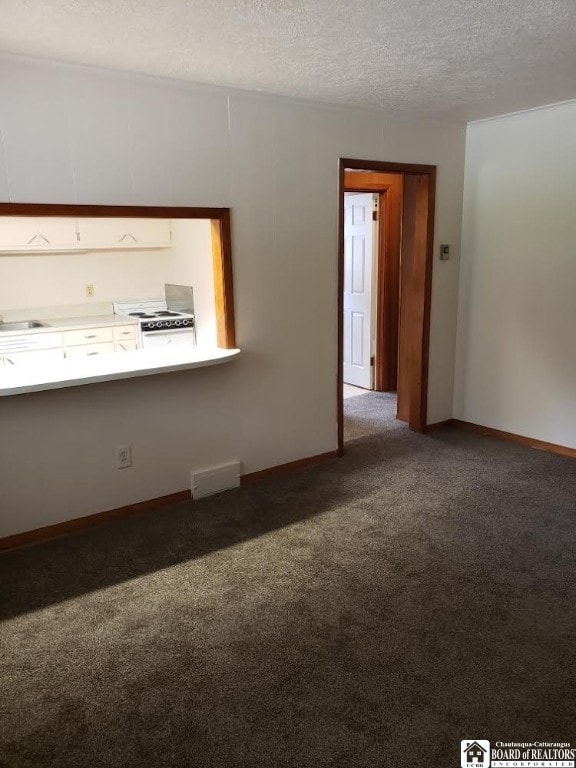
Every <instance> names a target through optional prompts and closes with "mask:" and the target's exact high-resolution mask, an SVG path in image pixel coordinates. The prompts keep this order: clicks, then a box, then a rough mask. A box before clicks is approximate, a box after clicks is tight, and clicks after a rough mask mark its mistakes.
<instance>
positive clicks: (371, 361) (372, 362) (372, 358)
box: [370, 355, 374, 368]
mask: <svg viewBox="0 0 576 768" xmlns="http://www.w3.org/2000/svg"><path fill="white" fill-rule="evenodd" d="M370 365H371V367H372V368H374V355H372V357H371V358H370Z"/></svg>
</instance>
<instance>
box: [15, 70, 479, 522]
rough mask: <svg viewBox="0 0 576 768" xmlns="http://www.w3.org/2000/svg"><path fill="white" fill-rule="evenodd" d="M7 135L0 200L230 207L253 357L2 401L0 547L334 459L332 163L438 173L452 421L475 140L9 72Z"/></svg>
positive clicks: (105, 74)
mask: <svg viewBox="0 0 576 768" xmlns="http://www.w3.org/2000/svg"><path fill="white" fill-rule="evenodd" d="M0 137H1V141H2V147H1V152H0V200H5V201H17V202H36V203H39V202H44V203H97V204H138V205H183V206H230V207H231V209H232V237H233V250H234V289H235V301H236V322H237V341H238V344H239V346H240V347H241V348H242V349H243V353H242V355H241V356H240V357H239V359H238V360H236V361H234V362H233V363H231V364H229V365H227V366H220V367H217V368H213V369H202V370H194V371H188V372H180V373H177V374H167V375H161V376H153V377H148V378H144V379H140V380H134V379H133V380H130V381H124V382H110V383H103V384H98V385H91V386H85V387H78V388H75V389H68V390H62V391H58V392H44V393H34V394H30V395H22V396H17V397H12V398H2V399H1V401H0V424H1V430H2V440H0V467H1V470H0V472H1V478H0V479H1V485H2V495H1V498H0V505H1V514H0V535H8V534H10V533H15V532H17V531H22V530H27V529H31V528H35V527H39V526H41V525H47V524H50V523H55V522H58V521H60V520H63V519H67V518H72V517H78V516H81V515H87V514H90V513H93V512H98V511H101V510H104V509H110V508H115V507H119V506H122V505H125V504H130V503H134V502H138V501H141V500H145V499H150V498H153V497H157V496H162V495H164V494H169V493H172V492H176V491H180V490H183V489H185V488H187V487H189V472H190V469H191V468H200V467H205V466H210V465H212V464H215V463H221V462H224V461H226V460H228V459H234V458H237V459H240V460H241V461H242V463H243V471H244V472H253V471H257V470H260V469H263V468H265V467H269V466H273V465H278V464H282V463H284V462H289V461H293V460H295V459H300V458H303V457H306V456H312V455H316V454H321V453H324V452H327V451H332V450H334V449H335V448H336V445H337V438H336V370H337V336H336V327H337V213H338V199H337V198H338V195H337V184H338V158H339V157H353V158H367V159H374V160H388V161H399V162H410V163H429V164H436V165H437V166H438V188H437V198H436V199H437V209H436V243H435V256H436V254H437V251H438V244H439V243H440V242H448V243H451V244H452V246H453V254H454V256H453V259H452V260H451V261H449V262H445V263H444V262H439V261H438V260H437V259H436V258H435V262H434V275H433V286H432V321H431V345H430V382H429V384H430V389H429V420H430V421H431V422H434V421H439V420H442V419H446V418H449V417H450V416H451V415H452V396H453V371H454V364H453V359H454V345H455V320H456V307H457V291H458V248H457V244H458V243H459V242H460V234H461V232H460V225H461V204H462V183H463V162H464V141H465V129H464V126H462V125H455V124H444V123H437V122H419V121H410V120H399V119H395V118H393V117H391V116H387V115H384V114H380V113H376V112H369V111H361V110H353V109H345V108H340V107H338V108H337V107H330V106H324V105H321V104H316V103H309V102H299V101H292V100H289V99H281V98H274V97H266V96H263V95H260V94H252V93H248V92H239V91H232V90H227V89H214V88H203V87H200V86H194V85H190V84H184V83H178V82H174V81H168V80H162V79H154V78H147V77H139V76H134V75H128V74H121V73H116V72H109V71H104V70H96V69H91V68H84V67H75V66H68V65H58V64H51V63H47V62H42V61H36V60H29V59H25V58H20V57H13V56H4V57H2V58H0ZM0 311H1V310H0ZM127 443H128V444H132V445H133V459H134V466H133V467H132V468H131V469H130V470H125V471H122V472H118V471H117V470H116V469H115V466H114V465H115V453H114V451H115V447H116V446H117V445H122V444H127ZM31 477H33V478H34V482H30V478H31Z"/></svg>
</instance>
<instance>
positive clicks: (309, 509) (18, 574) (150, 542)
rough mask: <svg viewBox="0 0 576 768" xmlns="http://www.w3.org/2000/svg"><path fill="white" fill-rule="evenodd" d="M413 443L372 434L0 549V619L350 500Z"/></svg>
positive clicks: (237, 541)
mask: <svg viewBox="0 0 576 768" xmlns="http://www.w3.org/2000/svg"><path fill="white" fill-rule="evenodd" d="M411 451H414V445H413V444H412V445H411V444H409V443H407V442H405V441H403V440H398V439H396V438H395V437H394V436H386V435H373V436H370V437H366V438H360V439H358V440H355V441H354V443H353V444H351V445H347V446H346V450H345V455H344V457H343V458H341V459H334V460H332V461H330V462H328V463H326V464H324V465H320V466H317V467H311V468H308V469H305V470H300V471H298V472H294V473H292V474H290V475H287V476H286V477H283V478H276V479H271V480H268V481H266V482H262V483H261V484H259V485H254V486H248V487H244V488H240V489H238V490H235V491H231V492H229V493H223V494H219V495H217V496H212V497H209V498H206V499H201V500H198V501H195V502H181V503H179V504H173V505H170V506H167V507H164V508H161V509H157V510H150V511H147V512H143V513H141V514H138V515H134V516H132V517H128V518H125V519H122V520H115V521H109V522H106V523H103V524H102V525H100V526H98V527H95V528H90V529H86V530H84V531H79V532H78V533H74V534H69V535H66V536H62V537H60V538H57V539H53V540H51V541H46V542H42V543H38V544H33V545H30V546H28V547H23V548H21V549H17V550H13V551H9V552H5V553H3V554H2V555H0V585H1V587H0V590H1V591H0V620H1V619H9V618H13V617H15V616H17V615H20V614H22V613H27V612H30V611H34V610H38V609H41V608H44V607H47V606H49V605H53V604H56V603H60V602H63V601H65V600H69V599H72V598H75V597H78V596H80V595H85V594H89V593H91V592H94V591H97V590H101V589H106V588H107V587H110V586H113V585H115V584H119V583H122V582H125V581H128V580H130V579H134V578H138V577H139V576H143V575H145V574H149V573H153V572H154V571H158V570H161V569H163V568H168V567H171V566H174V565H177V564H179V563H183V562H186V561H188V560H193V559H196V558H200V557H203V556H205V555H208V554H210V553H212V552H215V551H217V550H222V549H225V548H227V547H231V546H235V545H238V544H242V543H243V542H245V541H248V540H250V539H255V538H258V537H259V536H263V535H265V534H267V533H270V532H272V531H274V530H277V529H280V528H283V527H284V526H289V525H293V524H295V523H298V522H301V521H303V520H306V519H309V518H312V517H314V516H316V515H320V514H322V513H323V512H326V511H328V510H330V509H334V508H336V507H338V506H341V505H343V504H346V503H352V502H358V501H359V500H360V499H361V498H362V496H363V495H364V494H365V493H368V492H370V490H372V489H373V485H374V479H373V476H370V473H369V472H365V473H364V472H363V470H369V469H370V467H372V466H373V465H374V464H378V463H381V462H384V463H386V464H387V465H388V466H390V468H391V464H393V460H394V458H395V457H401V456H402V455H404V454H406V453H408V452H411Z"/></svg>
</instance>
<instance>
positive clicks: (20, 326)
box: [0, 320, 46, 332]
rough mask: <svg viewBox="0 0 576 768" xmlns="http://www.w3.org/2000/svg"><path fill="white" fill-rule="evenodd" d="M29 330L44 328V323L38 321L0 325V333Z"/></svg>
mask: <svg viewBox="0 0 576 768" xmlns="http://www.w3.org/2000/svg"><path fill="white" fill-rule="evenodd" d="M30 328H46V323H39V322H38V320H22V321H21V322H19V323H0V332H1V331H27V330H29V329H30Z"/></svg>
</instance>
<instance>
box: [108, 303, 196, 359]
mask: <svg viewBox="0 0 576 768" xmlns="http://www.w3.org/2000/svg"><path fill="white" fill-rule="evenodd" d="M113 306H114V314H116V315H123V316H125V317H130V318H133V319H135V320H138V321H139V323H140V331H141V334H142V346H143V347H164V346H169V345H173V344H195V343H196V330H195V322H194V315H193V314H192V313H190V312H180V311H176V310H173V309H169V308H168V305H167V303H166V301H165V300H164V299H151V300H146V301H115V302H114V303H113Z"/></svg>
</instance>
